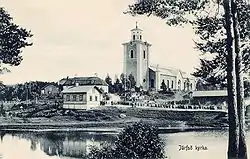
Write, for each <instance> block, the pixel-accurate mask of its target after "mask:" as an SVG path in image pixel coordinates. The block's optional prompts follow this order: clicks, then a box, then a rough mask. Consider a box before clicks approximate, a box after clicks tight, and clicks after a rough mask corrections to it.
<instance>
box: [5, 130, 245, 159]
mask: <svg viewBox="0 0 250 159" xmlns="http://www.w3.org/2000/svg"><path fill="white" fill-rule="evenodd" d="M160 137H161V139H162V140H163V142H164V144H165V153H166V155H167V156H168V158H169V159H196V158H197V159H200V158H202V159H211V158H213V159H223V158H226V153H227V141H228V133H227V131H226V130H219V131H218V130H214V131H211V130H209V131H199V132H180V133H169V134H160ZM115 139H116V134H100V133H98V134H96V133H84V132H64V133H62V132H58V133H56V132H39V133H38V132H36V133H34V132H29V133H28V132H26V133H17V132H15V133H13V132H12V133H5V134H3V133H1V142H0V155H1V157H0V158H2V159H34V158H35V159H59V158H64V159H75V158H82V155H83V154H86V153H88V152H89V147H90V145H96V146H100V145H101V144H103V143H109V144H112V143H113V142H114V141H115ZM179 145H182V146H186V145H188V146H189V149H190V150H188V151H186V150H179V149H180V146H179ZM247 145H248V147H249V146H250V132H249V131H248V132H247ZM191 146H192V150H191ZM195 147H200V150H199V151H198V149H195Z"/></svg>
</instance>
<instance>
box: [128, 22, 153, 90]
mask: <svg viewBox="0 0 250 159" xmlns="http://www.w3.org/2000/svg"><path fill="white" fill-rule="evenodd" d="M142 31H143V30H141V29H140V28H138V25H137V22H136V27H135V28H134V29H132V30H131V39H130V41H129V42H127V43H123V47H124V58H123V60H124V64H123V73H124V74H125V77H126V78H128V77H129V75H130V74H132V75H133V76H134V78H135V81H136V87H141V86H142V88H143V89H144V90H148V89H149V52H150V47H151V44H149V43H147V42H143V34H142Z"/></svg>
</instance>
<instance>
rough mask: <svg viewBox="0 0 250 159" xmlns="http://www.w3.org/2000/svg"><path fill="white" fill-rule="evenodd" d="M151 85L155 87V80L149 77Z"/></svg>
mask: <svg viewBox="0 0 250 159" xmlns="http://www.w3.org/2000/svg"><path fill="white" fill-rule="evenodd" d="M151 87H152V88H154V87H155V80H154V79H151Z"/></svg>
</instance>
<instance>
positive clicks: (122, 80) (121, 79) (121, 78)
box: [120, 73, 125, 90]
mask: <svg viewBox="0 0 250 159" xmlns="http://www.w3.org/2000/svg"><path fill="white" fill-rule="evenodd" d="M120 81H121V83H122V87H123V88H124V90H125V75H124V73H122V74H121V75H120Z"/></svg>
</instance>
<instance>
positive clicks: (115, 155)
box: [87, 123, 164, 159]
mask: <svg viewBox="0 0 250 159" xmlns="http://www.w3.org/2000/svg"><path fill="white" fill-rule="evenodd" d="M163 146H164V145H163V142H161V140H160V138H159V136H158V131H157V128H155V127H153V126H150V125H148V124H144V123H135V124H134V125H131V126H128V127H126V128H125V130H124V131H123V132H121V133H120V134H119V135H118V138H117V141H116V142H115V145H114V146H104V147H102V148H101V149H98V148H96V147H92V149H91V151H90V153H89V155H88V157H87V158H88V159H163V158H164V153H163Z"/></svg>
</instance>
